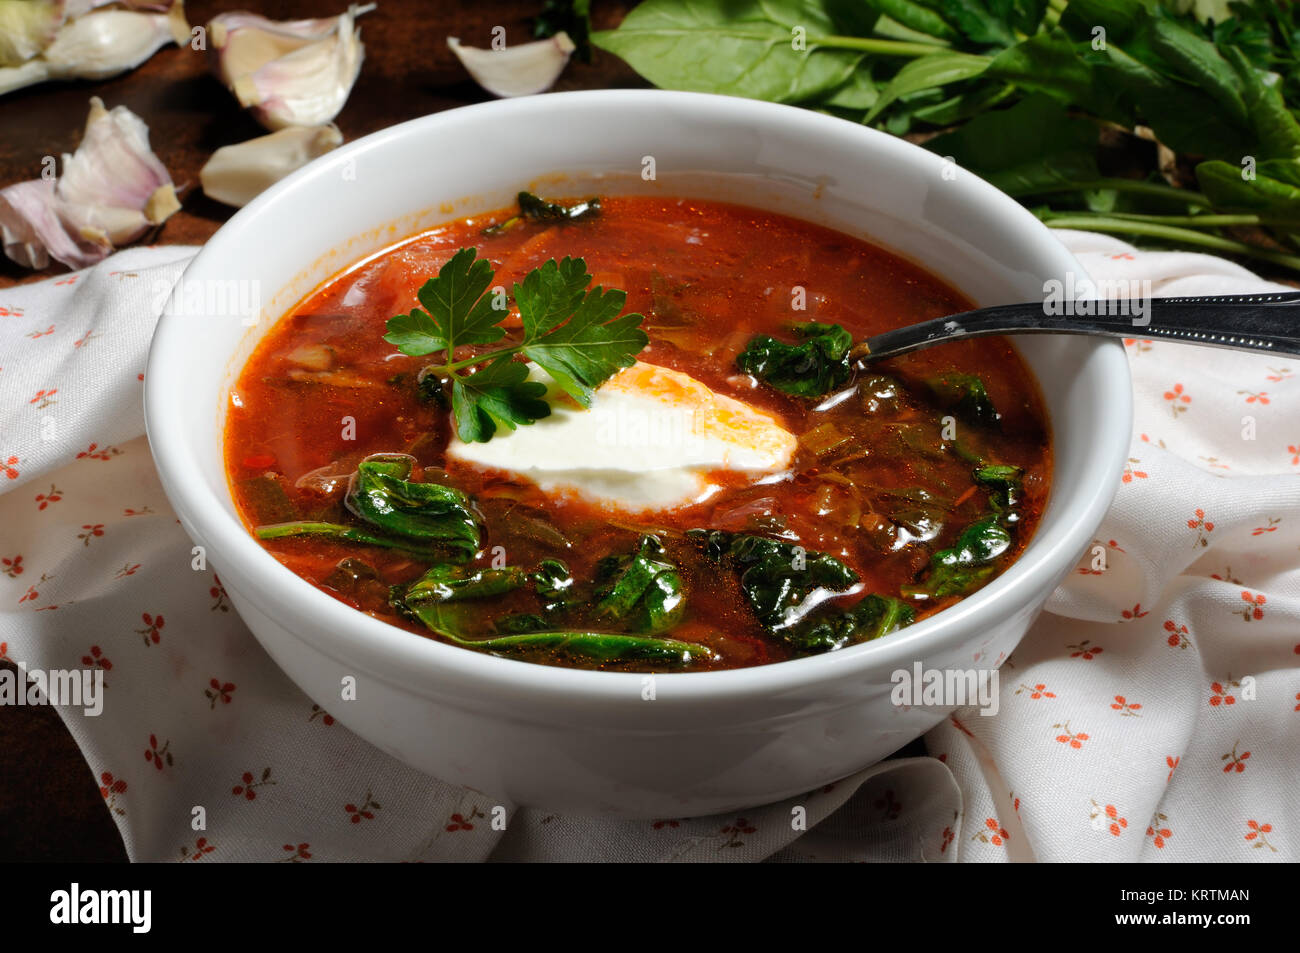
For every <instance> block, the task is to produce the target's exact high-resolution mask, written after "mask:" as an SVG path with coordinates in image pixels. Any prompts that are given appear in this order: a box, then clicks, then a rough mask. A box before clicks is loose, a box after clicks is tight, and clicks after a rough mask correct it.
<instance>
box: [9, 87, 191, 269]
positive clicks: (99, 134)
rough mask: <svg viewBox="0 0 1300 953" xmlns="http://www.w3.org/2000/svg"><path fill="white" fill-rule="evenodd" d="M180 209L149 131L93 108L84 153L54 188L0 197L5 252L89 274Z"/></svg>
mask: <svg viewBox="0 0 1300 953" xmlns="http://www.w3.org/2000/svg"><path fill="white" fill-rule="evenodd" d="M178 208H180V202H179V201H178V200H177V198H176V190H175V188H174V187H173V185H172V179H171V175H170V174H169V173H168V172H167V169H166V167H165V166H164V165H163V164H162V163H161V162H160V161H159V160H158V157H157V156H155V155H154V154H153V152H152V150H150V148H149V129H148V127H147V126H146V125H145V124H144V123H143V122H142V121H141V120H140V118H139V117H138V116H136V115H135V114H134V113H133V112H131V111H130V110H129V109H127V108H126V107H125V106H118V107H117V108H115V109H112V110H108V109H105V108H104V104H103V102H102V101H101V100H100V99H99V98H98V97H92V98H91V100H90V114H89V116H88V117H87V118H86V130H85V133H84V135H83V137H82V140H81V143H80V144H79V145H78V146H77V151H76V152H75V153H74V154H72V155H68V154H66V153H65V154H64V156H63V175H62V176H60V177H59V179H58V181H57V182H55V181H53V180H50V179H44V178H42V179H34V180H32V181H30V182H20V183H18V184H17V185H11V186H9V187H8V188H7V189H3V190H0V232H2V233H3V235H2V237H3V242H4V252H5V254H6V255H7V256H8V257H9V258H11V259H13V260H14V261H15V262H17V263H18V264H20V265H24V266H25V267H28V268H44V267H45V266H46V265H48V264H49V259H50V258H55V259H57V260H58V261H61V262H63V263H64V264H65V265H68V266H69V267H71V268H84V267H86V266H87V265H91V264H94V263H95V262H97V261H99V260H100V259H102V258H104V257H105V256H106V255H107V254H108V253H109V252H111V251H112V250H113V248H114V247H115V246H117V245H122V244H125V243H126V242H129V241H133V240H134V239H136V238H139V237H140V236H141V235H142V234H144V232H145V231H146V230H148V229H149V227H150V226H152V225H158V224H161V223H162V222H164V221H166V220H167V218H168V217H169V216H170V215H171V214H172V213H173V212H175V211H176V210H177V209H178Z"/></svg>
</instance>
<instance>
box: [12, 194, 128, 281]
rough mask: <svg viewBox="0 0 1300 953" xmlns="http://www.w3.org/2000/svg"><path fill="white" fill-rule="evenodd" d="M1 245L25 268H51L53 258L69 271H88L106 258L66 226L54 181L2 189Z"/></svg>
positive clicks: (97, 248)
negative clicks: (88, 268) (87, 268)
mask: <svg viewBox="0 0 1300 953" xmlns="http://www.w3.org/2000/svg"><path fill="white" fill-rule="evenodd" d="M0 241H3V243H4V253H5V255H6V256H7V257H8V258H10V259H11V260H12V261H14V262H17V263H18V264H19V265H21V266H22V267H24V268H45V267H48V266H49V264H50V259H51V258H55V259H57V260H58V261H61V262H63V263H64V264H65V265H67V266H68V267H69V268H85V267H86V266H88V265H93V264H94V263H95V262H97V261H99V260H100V259H102V258H103V257H104V254H105V253H104V252H103V250H102V249H101V247H100V246H98V245H96V244H95V243H93V242H91V241H88V240H86V239H84V238H81V237H80V236H79V235H78V234H77V233H76V232H75V231H72V230H70V229H69V228H68V226H67V225H66V224H65V223H64V221H63V219H62V218H61V217H60V215H59V200H58V198H57V196H55V194H54V182H53V180H51V179H32V180H31V181H29V182H19V183H17V184H16V185H11V186H9V187H8V188H4V189H0Z"/></svg>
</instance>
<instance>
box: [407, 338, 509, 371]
mask: <svg viewBox="0 0 1300 953" xmlns="http://www.w3.org/2000/svg"><path fill="white" fill-rule="evenodd" d="M523 349H524V345H522V344H515V345H513V346H511V347H503V348H499V349H497V350H494V351H493V352H492V353H491V354H480V355H478V356H477V357H467V358H465V359H464V360H463V361H452V362H451V363H450V364H432V365H430V370H432V371H433V372H434V373H435V374H446V375H447V376H451V375H452V374H454V373H455V372H456V371H458V370H460V369H461V368H463V367H473V366H474V365H475V364H483V363H486V362H487V361H488V360H489V359H491V360H496V359H497V358H498V357H501V356H502V355H504V354H511V355H513V354H518V353H519V352H520V351H522V350H523Z"/></svg>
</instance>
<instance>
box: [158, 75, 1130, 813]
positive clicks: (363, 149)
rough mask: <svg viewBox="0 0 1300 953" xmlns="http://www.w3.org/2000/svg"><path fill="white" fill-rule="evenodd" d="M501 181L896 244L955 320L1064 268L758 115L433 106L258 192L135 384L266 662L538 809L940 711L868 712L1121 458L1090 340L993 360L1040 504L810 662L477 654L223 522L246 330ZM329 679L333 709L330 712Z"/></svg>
mask: <svg viewBox="0 0 1300 953" xmlns="http://www.w3.org/2000/svg"><path fill="white" fill-rule="evenodd" d="M651 158H652V159H653V167H654V173H655V177H654V179H653V180H647V179H646V178H645V177H644V175H643V170H645V169H647V168H649V166H650V165H651V162H650V160H651ZM528 187H534V188H539V189H541V190H544V191H550V192H551V193H552V194H556V193H557V192H569V193H585V192H586V191H588V190H589V189H590V190H592V191H594V192H605V193H608V194H614V193H619V192H621V193H628V192H631V191H639V192H657V193H661V194H664V195H671V196H678V195H685V196H694V197H702V198H714V199H722V200H729V201H735V202H740V203H744V204H748V205H752V206H757V207H762V208H766V209H769V210H773V211H779V212H784V213H788V214H792V215H795V216H798V217H802V218H805V219H808V220H811V221H816V222H820V223H823V224H828V225H832V226H835V227H838V228H840V229H842V230H844V231H846V232H849V233H850V234H854V235H860V236H862V237H865V238H867V239H869V240H873V241H876V242H878V243H880V244H882V245H884V246H886V247H888V248H890V249H892V250H894V251H895V252H898V253H901V254H902V255H904V256H905V257H907V258H910V259H912V260H914V261H916V262H917V263H919V264H920V265H922V266H923V267H925V268H927V269H928V270H930V271H931V272H933V273H934V274H936V275H938V276H939V277H940V278H943V279H945V280H947V281H948V282H950V283H951V284H953V285H954V286H956V287H957V288H958V289H960V290H962V291H963V292H965V293H966V294H967V295H968V296H970V297H971V298H973V299H974V300H975V301H976V302H977V303H978V304H981V305H984V304H996V303H1003V302H1008V301H1017V300H1037V299H1039V298H1041V296H1042V293H1043V282H1044V280H1046V279H1050V278H1059V279H1064V278H1065V275H1066V273H1067V272H1069V271H1072V270H1073V271H1075V272H1076V273H1077V274H1078V275H1082V274H1083V272H1082V270H1081V269H1080V268H1079V266H1078V264H1077V263H1076V262H1075V261H1074V259H1073V258H1072V257H1071V256H1070V255H1069V254H1068V253H1067V252H1066V251H1065V249H1064V248H1063V247H1062V246H1061V245H1060V244H1059V243H1058V242H1057V241H1056V240H1055V239H1054V238H1053V237H1052V236H1051V234H1050V233H1049V231H1048V230H1047V229H1046V228H1045V227H1044V226H1043V225H1041V224H1040V223H1039V222H1038V221H1037V220H1036V219H1035V218H1034V217H1033V216H1031V215H1030V214H1029V213H1028V212H1026V211H1025V210H1024V209H1022V208H1021V207H1020V206H1019V205H1017V204H1016V203H1015V202H1014V201H1012V200H1011V199H1009V198H1007V197H1006V196H1004V195H1003V194H1001V193H1000V192H998V191H996V190H995V189H993V188H992V187H991V186H989V185H987V184H986V183H984V182H983V181H981V180H979V179H978V178H976V177H975V176H973V175H971V174H970V173H967V172H964V171H962V170H960V169H956V168H955V167H953V166H951V165H950V164H947V163H945V162H944V160H942V159H941V158H940V157H938V156H935V155H933V154H931V153H930V152H927V151H925V150H923V149H920V148H918V147H916V146H912V145H909V144H908V143H906V142H903V141H902V140H900V139H896V138H893V137H891V136H888V135H885V134H883V133H878V132H873V131H871V130H869V129H866V128H863V127H861V126H856V125H853V124H851V123H848V122H843V121H840V120H837V119H832V118H829V117H826V116H822V115H818V114H816V113H812V112H807V111H802V110H797V109H793V108H790V107H785V106H776V105H770V104H766V103H760V102H754V101H750V100H742V99H731V98H724V97H716V96H706V95H699V94H692V93H672V92H658V91H622V90H620V91H604V92H578V93H560V94H552V95H545V96H537V97H530V98H526V99H514V100H504V101H500V102H492V103H486V104H483V105H477V106H470V107H467V108H463V109H456V110H452V111H450V112H443V113H438V114H436V115H432V116H427V117H425V118H422V119H417V120H414V121H412V122H408V123H405V124H403V125H400V126H396V127H393V128H391V129H387V130H384V131H383V132H379V133H376V134H374V135H371V136H367V137H366V138H364V139H361V140H359V141H357V142H354V143H351V144H350V145H347V146H345V147H343V148H341V149H338V150H337V151H335V152H332V153H330V154H329V155H327V156H324V157H323V158H321V159H318V160H316V161H315V162H313V163H312V164H311V165H310V166H308V167H307V168H305V169H303V170H301V171H299V172H298V173H296V174H294V175H292V176H290V177H289V178H288V179H286V180H284V181H283V182H281V183H279V184H278V185H276V186H275V187H274V188H272V189H270V190H269V191H267V192H266V193H265V194H264V195H262V196H260V197H259V198H258V199H257V200H256V201H254V202H253V203H252V204H250V205H249V206H248V207H246V208H244V209H243V210H241V211H240V212H239V213H237V214H236V215H235V216H234V217H233V218H232V219H231V220H230V221H229V222H228V223H227V224H226V225H225V226H224V227H223V228H222V229H221V230H220V231H219V232H218V233H217V234H216V235H215V236H214V237H213V238H212V239H211V240H210V241H209V242H208V243H207V245H205V246H204V248H203V249H202V251H200V252H199V254H198V256H197V257H196V258H195V259H194V261H193V263H191V265H190V266H189V268H188V270H187V271H186V273H185V276H184V278H183V279H182V280H183V282H184V283H185V284H184V290H185V291H186V293H187V295H190V297H189V299H188V304H186V305H185V306H180V305H173V306H172V307H169V310H168V313H167V314H165V315H164V316H163V318H162V320H161V322H160V323H159V325H158V330H157V333H156V335H155V337H154V341H153V347H152V350H151V352H150V355H149V367H148V373H147V374H146V377H145V381H146V386H145V410H146V419H147V423H148V432H149V439H150V443H151V445H152V447H153V452H154V455H155V458H156V460H157V464H158V470H159V473H160V475H161V477H162V481H163V485H164V487H165V488H166V491H167V495H168V497H169V498H170V499H171V501H172V503H173V505H174V506H175V508H176V512H177V514H178V515H179V516H180V519H181V522H182V524H183V525H184V527H185V529H186V531H187V532H189V534H190V535H191V536H193V538H194V539H195V541H196V542H197V543H199V544H201V545H203V546H204V547H206V550H207V554H208V557H209V560H210V561H211V563H212V564H213V565H214V567H215V568H216V570H217V571H218V572H219V573H220V575H221V578H222V581H223V583H224V584H225V586H226V589H227V591H228V592H229V594H230V598H231V601H232V602H233V604H234V606H235V608H236V609H237V610H238V611H239V614H240V615H241V616H242V617H243V619H244V621H245V622H246V623H247V624H248V626H249V628H250V629H252V631H253V633H254V634H255V635H256V636H257V638H258V639H259V640H260V642H261V643H262V645H263V646H264V647H265V648H266V651H267V652H268V653H269V654H270V655H271V657H272V658H273V659H274V660H275V661H276V663H277V664H279V665H280V666H281V667H282V668H283V669H284V670H285V672H287V673H288V674H289V676H290V677H291V678H292V679H293V680H294V681H295V682H297V683H298V684H299V685H300V686H302V688H303V690H304V691H306V692H307V694H309V695H310V696H311V697H312V698H313V699H315V700H316V701H317V702H319V703H320V704H321V705H322V706H323V707H324V708H326V709H327V710H328V711H330V712H331V713H332V714H333V715H334V716H335V717H337V718H338V719H339V720H340V721H341V722H343V724H345V725H347V726H348V727H349V728H350V729H352V730H353V731H354V732H356V733H357V734H358V735H360V736H361V737H363V738H365V739H367V740H368V741H370V742H372V743H373V744H375V745H377V746H378V747H380V748H382V749H383V750H384V751H386V752H388V753H390V754H392V755H393V756H394V757H397V758H400V759H401V760H403V761H405V762H407V763H408V764H411V765H414V766H415V767H417V768H420V769H422V770H424V771H426V772H428V773H429V774H431V775H434V776H436V777H439V778H441V779H443V780H445V781H448V782H452V783H454V784H461V785H467V786H470V787H473V788H476V789H478V790H480V791H483V792H485V793H487V794H489V795H490V796H494V797H498V798H501V799H503V801H505V800H508V801H512V802H515V803H519V804H524V805H529V806H534V807H539V808H545V809H550V810H555V811H570V812H576V813H610V814H619V815H624V816H641V817H675V816H686V815H694V814H701V813H708V812H717V811H729V810H734V809H738V808H741V807H746V806H752V805H755V804H760V803H764V802H768V801H772V800H775V799H779V798H784V797H788V796H792V795H795V794H798V793H801V792H805V791H809V790H811V789H813V788H815V787H817V786H819V785H821V784H824V783H826V782H829V781H831V780H834V779H836V778H839V777H842V776H844V775H846V774H849V773H851V772H853V771H855V770H857V769H859V768H862V767H864V766H866V765H869V764H871V763H872V762H874V761H876V760H879V759H880V758H882V757H884V756H885V755H887V754H889V753H890V752H892V751H894V750H896V749H897V748H899V747H900V746H902V745H903V744H905V743H906V742H908V741H910V740H912V739H913V738H916V737H918V736H919V735H920V734H921V733H922V732H924V731H925V730H927V729H928V728H930V727H932V726H933V725H935V724H936V723H938V722H939V721H940V720H941V719H942V718H944V717H945V716H946V714H947V709H942V708H918V707H911V708H908V707H899V706H895V705H894V704H892V703H891V701H890V698H889V693H890V689H891V688H892V687H893V686H892V683H891V680H890V676H891V673H893V672H895V671H896V670H899V669H908V670H911V669H912V666H913V663H915V662H917V661H919V662H921V663H922V664H923V665H924V666H925V667H926V668H933V669H946V668H956V669H970V668H981V667H982V668H988V667H991V666H995V665H998V664H1000V663H1001V661H1002V660H1003V659H1004V658H1005V657H1006V655H1007V654H1009V653H1010V652H1011V650H1012V649H1013V648H1014V647H1015V645H1016V643H1017V642H1018V641H1019V640H1020V639H1021V637H1022V636H1023V635H1024V633H1025V631H1026V629H1027V628H1028V627H1029V625H1030V623H1031V622H1032V621H1033V619H1034V617H1035V616H1036V615H1037V614H1038V612H1039V610H1040V608H1041V607H1042V604H1043V602H1044V600H1046V598H1047V596H1048V595H1049V593H1051V591H1052V590H1053V588H1054V587H1055V586H1056V585H1057V584H1058V583H1059V581H1060V580H1061V579H1062V578H1063V577H1064V576H1065V574H1066V573H1068V572H1069V570H1070V568H1071V566H1072V565H1073V564H1074V562H1075V560H1076V559H1077V558H1078V557H1079V556H1080V555H1081V553H1082V552H1083V551H1084V550H1085V548H1086V546H1087V544H1088V543H1089V541H1090V540H1091V539H1092V537H1093V533H1094V531H1095V530H1096V528H1097V526H1098V524H1099V523H1100V521H1101V519H1102V516H1103V514H1104V512H1105V510H1106V508H1107V506H1108V505H1109V503H1110V500H1111V497H1112V494H1113V492H1114V489H1115V487H1116V485H1117V478H1118V475H1119V474H1120V472H1121V470H1122V465H1123V461H1124V458H1125V457H1126V456H1127V449H1128V439H1129V427H1130V389H1129V376H1128V365H1127V362H1126V360H1125V357H1124V353H1123V348H1122V347H1121V346H1120V345H1119V344H1118V343H1117V342H1112V341H1107V340H1098V339H1088V338H1083V337H1065V336H1047V337H1035V338H1027V339H1024V340H1023V343H1022V344H1021V345H1020V349H1021V352H1022V353H1023V355H1024V357H1025V359H1026V360H1027V362H1028V363H1029V365H1030V367H1031V368H1032V370H1033V371H1034V373H1035V374H1036V376H1037V378H1038V381H1039V383H1040V385H1041V387H1042V391H1043V395H1044V397H1045V399H1046V403H1047V406H1048V410H1049V413H1050V416H1051V421H1052V427H1053V451H1054V454H1055V479H1054V484H1053V487H1052V491H1051V496H1050V500H1049V503H1048V505H1047V507H1046V511H1045V513H1044V514H1043V518H1042V522H1041V523H1040V525H1039V527H1038V530H1037V533H1036V534H1035V536H1034V538H1033V540H1032V542H1031V543H1030V544H1029V546H1028V548H1027V549H1026V551H1025V552H1024V554H1023V555H1022V556H1021V558H1020V559H1019V560H1018V561H1017V562H1016V563H1015V564H1014V565H1013V566H1011V567H1010V568H1009V569H1008V570H1007V571H1006V572H1005V573H1003V574H1002V575H1001V576H999V577H998V578H997V579H996V580H995V581H994V582H993V583H991V584H990V585H989V586H987V587H986V588H984V589H982V590H980V591H979V592H978V593H976V594H975V595H973V596H971V597H970V598H967V599H965V600H963V601H962V602H961V603H960V604H958V605H957V606H955V607H954V608H951V609H948V610H946V611H944V612H942V613H939V614H938V615H937V616H935V617H933V618H931V619H927V620H925V621H923V622H921V623H919V624H917V625H914V626H912V627H910V628H908V629H906V630H904V631H902V632H900V633H897V634H895V635H891V636H889V637H887V638H885V639H882V640H880V641H876V642H871V643H868V644H865V645H860V646H856V647H853V648H849V649H845V650H843V651H839V652H834V653H831V654H828V655H823V656H819V657H815V658H807V659H801V660H798V661H792V662H783V663H780V664H776V665H769V666H764V667H759V668H750V669H742V670H738V671H725V672H710V673H696V674H689V673H682V674H668V675H659V676H657V677H655V678H654V680H653V692H651V691H650V690H649V688H648V687H647V683H646V679H645V676H641V675H635V674H622V673H609V672H590V671H575V670H569V669H563V668H553V667H548V666H541V665H533V664H528V663H525V662H518V661H512V660H507V659H501V658H493V657H490V656H487V655H481V654H478V653H475V652H472V651H466V650H464V649H459V648H455V647H452V646H448V645H443V644H440V643H438V642H434V641H431V640H429V639H424V638H420V637H419V636H416V635H413V634H411V633H409V632H406V631H403V630H401V629H398V628H395V627H392V626H389V625H387V624H385V623H383V622H380V621H378V620H376V619H372V618H370V617H368V616H366V615H363V614H362V613H360V612H357V611H355V610H353V609H350V608H349V607H347V606H345V605H344V604H342V603H340V602H338V601H336V600H334V599H332V598H330V597H329V596H327V595H325V594H324V593H322V592H320V591H318V590H317V589H315V588H314V587H313V586H312V585H310V584H309V583H307V582H305V581H304V580H302V579H299V578H298V577H297V576H295V575H294V574H293V573H291V572H290V571H289V570H288V569H286V568H285V567H284V566H282V565H280V563H278V562H277V561H276V560H275V559H274V558H272V557H271V556H270V555H269V554H268V553H266V552H265V551H264V550H263V549H262V548H261V546H260V545H258V543H257V542H256V541H255V540H254V539H253V538H252V537H251V536H250V535H249V534H248V533H247V531H246V530H245V529H244V527H243V526H242V525H241V523H240V521H239V519H238V517H237V516H236V514H235V508H234V505H233V503H232V499H231V495H230V491H229V489H228V486H227V482H226V477H225V468H224V465H223V461H222V441H221V434H222V426H223V419H224V415H225V408H226V405H227V403H228V397H227V394H228V389H229V387H230V385H231V384H232V382H233V381H234V379H235V377H236V375H237V374H238V372H239V369H240V367H241V366H242V364H243V362H244V361H245V360H246V359H247V357H248V355H249V354H250V353H251V351H252V349H253V347H254V345H255V344H256V342H257V340H258V338H259V337H260V336H261V335H262V334H263V333H265V332H266V330H267V329H268V328H269V327H270V326H271V324H272V323H273V322H274V321H275V320H277V319H278V318H279V317H280V316H281V315H282V314H283V313H284V312H285V311H286V310H287V309H288V308H289V307H291V306H292V305H293V304H294V303H295V302H296V301H297V300H298V299H299V298H300V297H301V296H302V295H303V294H304V293H305V292H307V291H309V290H310V289H311V288H312V287H313V286H314V285H315V284H317V283H318V282H319V281H321V280H323V279H325V278H327V277H329V276H330V275H332V274H334V273H335V272H337V271H338V270H340V269H342V268H343V267H345V266H347V265H348V264H350V263H352V262H353V261H356V260H358V259H360V258H362V257H364V256H366V255H368V254H370V253H372V252H374V251H377V250H378V249H380V248H382V247H384V246H385V245H387V244H389V243H391V242H393V241H395V240H397V239H399V238H402V237H404V236H406V235H408V234H410V233H412V232H414V231H416V230H418V229H420V228H424V227H428V226H430V225H433V224H436V223H438V222H440V221H446V220H449V219H453V218H458V217H461V216H463V215H467V214H473V213H474V212H476V211H486V210H489V209H493V208H500V207H503V206H506V205H509V204H511V202H512V200H513V196H514V193H515V192H516V191H517V190H519V189H520V188H528ZM232 282H236V283H244V284H232ZM258 288H260V290H261V292H262V298H261V302H260V313H261V320H260V322H259V323H257V324H256V325H255V326H253V327H248V326H245V325H244V323H243V322H241V320H240V319H239V314H238V311H239V309H238V308H233V307H215V308H214V306H213V305H214V302H216V301H217V300H218V298H219V296H220V295H221V294H222V293H230V294H233V293H236V292H238V291H241V290H242V291H245V292H247V291H248V289H258ZM223 289H224V291H223ZM196 290H197V292H198V295H192V294H190V293H191V292H195V291H196ZM204 294H206V298H205V299H203V298H201V296H202V295H204ZM214 295H215V296H216V297H214ZM174 300H175V301H176V302H178V303H182V304H183V303H184V302H183V299H182V298H181V297H180V296H179V295H178V296H177V297H176V298H175V299H174ZM199 300H206V302H207V304H206V305H205V307H206V308H207V310H206V311H203V310H200V309H199V308H197V307H196V305H195V302H197V301H199ZM214 310H219V311H221V312H222V313H220V314H217V313H211V312H212V311H214ZM349 675H351V676H354V677H355V678H356V682H357V690H356V699H355V700H354V701H344V700H341V698H340V685H341V684H342V681H343V679H344V677H345V676H349ZM647 695H653V697H652V698H647V697H646V696H647Z"/></svg>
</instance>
